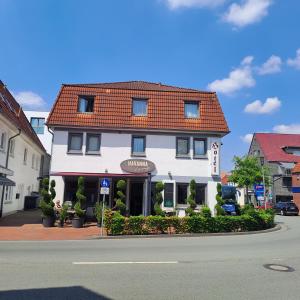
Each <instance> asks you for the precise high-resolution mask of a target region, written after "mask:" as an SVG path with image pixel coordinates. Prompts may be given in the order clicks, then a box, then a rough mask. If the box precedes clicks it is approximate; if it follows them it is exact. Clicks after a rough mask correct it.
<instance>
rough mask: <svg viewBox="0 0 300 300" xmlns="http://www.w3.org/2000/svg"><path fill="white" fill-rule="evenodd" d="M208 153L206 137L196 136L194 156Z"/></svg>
mask: <svg viewBox="0 0 300 300" xmlns="http://www.w3.org/2000/svg"><path fill="white" fill-rule="evenodd" d="M203 155H206V139H198V138H194V156H195V157H197V156H203Z"/></svg>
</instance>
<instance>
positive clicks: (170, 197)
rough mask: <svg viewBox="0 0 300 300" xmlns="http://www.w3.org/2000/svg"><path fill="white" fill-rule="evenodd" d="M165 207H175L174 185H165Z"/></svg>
mask: <svg viewBox="0 0 300 300" xmlns="http://www.w3.org/2000/svg"><path fill="white" fill-rule="evenodd" d="M164 186H165V188H164V207H174V184H173V183H168V182H166V183H165V184H164Z"/></svg>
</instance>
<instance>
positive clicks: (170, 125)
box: [47, 81, 229, 135]
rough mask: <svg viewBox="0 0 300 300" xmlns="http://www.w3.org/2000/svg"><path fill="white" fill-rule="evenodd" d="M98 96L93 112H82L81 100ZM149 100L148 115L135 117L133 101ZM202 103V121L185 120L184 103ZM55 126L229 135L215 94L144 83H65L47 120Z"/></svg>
mask: <svg viewBox="0 0 300 300" xmlns="http://www.w3.org/2000/svg"><path fill="white" fill-rule="evenodd" d="M80 95H81V96H83V95H85V96H87V95H91V96H94V97H95V102H94V112H93V113H79V112H78V111H77V107H78V97H79V96H80ZM133 98H143V99H148V114H147V116H144V117H142V116H133V115H132V99H133ZM185 100H188V101H196V102H199V103H200V118H197V119H186V118H184V101H185ZM47 123H48V125H49V126H53V127H55V126H56V127H85V128H86V127H88V128H105V129H146V130H166V131H173V130H174V131H195V132H200V131H201V132H214V133H219V134H220V135H225V134H227V133H228V132H229V129H228V126H227V122H226V120H225V117H224V114H223V111H222V108H221V106H220V103H219V101H218V98H217V95H216V93H213V92H202V91H198V90H194V89H188V88H181V87H175V86H169V85H164V84H161V83H151V82H145V81H128V82H114V83H95V84H63V85H62V88H61V90H60V92H59V94H58V97H57V99H56V102H55V104H54V106H53V108H52V111H51V112H50V115H49V118H48V121H47Z"/></svg>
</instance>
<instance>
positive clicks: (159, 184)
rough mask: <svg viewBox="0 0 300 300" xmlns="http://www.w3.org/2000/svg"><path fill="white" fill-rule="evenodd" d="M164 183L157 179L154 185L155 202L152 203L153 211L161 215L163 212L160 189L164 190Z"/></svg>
mask: <svg viewBox="0 0 300 300" xmlns="http://www.w3.org/2000/svg"><path fill="white" fill-rule="evenodd" d="M164 188H165V185H164V184H163V183H162V182H161V181H159V182H157V183H156V185H155V203H154V212H155V214H156V215H157V216H163V215H164V212H163V210H162V208H161V204H162V203H163V196H162V191H163V190H164Z"/></svg>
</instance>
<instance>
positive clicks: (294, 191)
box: [292, 186, 300, 194]
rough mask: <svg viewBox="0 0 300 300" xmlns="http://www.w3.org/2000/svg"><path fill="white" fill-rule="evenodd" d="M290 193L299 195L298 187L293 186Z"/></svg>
mask: <svg viewBox="0 0 300 300" xmlns="http://www.w3.org/2000/svg"><path fill="white" fill-rule="evenodd" d="M292 192H293V193H295V194H296V193H300V186H293V187H292Z"/></svg>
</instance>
